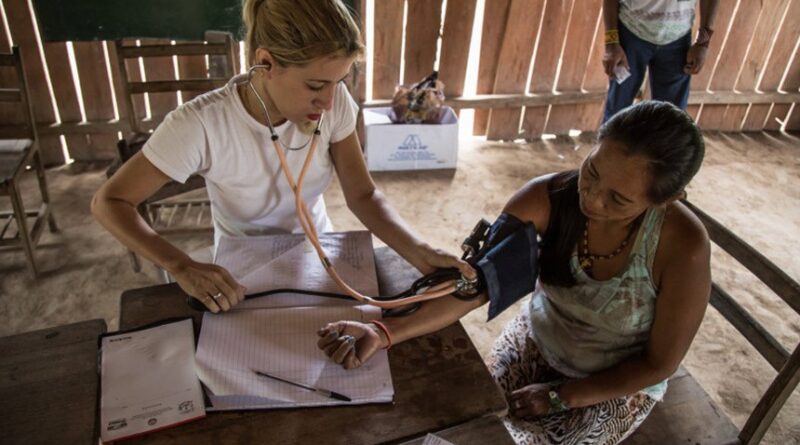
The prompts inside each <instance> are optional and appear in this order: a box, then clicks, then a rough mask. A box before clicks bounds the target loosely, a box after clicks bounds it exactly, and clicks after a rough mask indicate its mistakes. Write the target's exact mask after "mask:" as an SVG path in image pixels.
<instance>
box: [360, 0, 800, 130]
mask: <svg viewBox="0 0 800 445" xmlns="http://www.w3.org/2000/svg"><path fill="white" fill-rule="evenodd" d="M423 1H424V3H425V5H426V6H425V12H424V13H423V12H421V11H420V6H419V3H421V2H423ZM698 3H699V2H698ZM481 4H482V8H483V15H482V17H483V22H482V23H481V24H479V26H480V27H481V29H482V36H481V40H480V62H479V65H478V77H477V88H476V93H477V96H475V97H459V96H462V93H463V88H464V79H465V70H466V64H467V60H466V55H467V53H468V51H469V46H470V43H471V41H472V40H473V39H476V38H477V36H473V35H472V26H471V24H472V22H473V20H474V17H475V16H476V14H475V13H476V9H477V6H480V5H478V2H477V0H446V1H441V0H416V1H415V0H407V1H406V2H404V1H403V0H375V2H374V29H375V30H380V33H379V34H377V33H376V35H375V39H374V50H373V52H372V54H371V55H368V56H371V57H368V63H369V64H370V65H371V66H372V70H373V71H372V72H373V77H372V92H373V94H372V100H371V101H370V102H369V103H367V104H366V105H367V106H373V105H374V106H377V105H382V104H385V103H386V100H387V99H390V98H391V94H392V92H393V91H394V86H395V84H397V83H398V82H399V81H400V61H401V60H403V61H404V62H405V69H404V73H405V76H404V79H402V80H403V82H413V81H414V80H419V79H421V77H422V76H424V75H425V74H427V73H429V72H430V71H431V70H432V69H433V66H434V64H433V60H432V58H431V55H430V54H431V47H432V46H433V45H434V43H435V38H433V37H432V32H431V30H432V29H439V28H441V29H442V30H443V32H442V35H441V48H442V49H441V62H440V74H441V79H442V80H443V81H444V82H445V84H446V85H447V90H446V93H447V97H448V102H449V103H450V104H451V105H453V106H455V107H459V108H477V110H476V113H475V123H474V134H477V135H486V136H487V137H488V138H489V139H492V140H495V139H502V140H513V139H519V138H524V139H535V138H538V137H540V136H541V135H542V134H543V133H554V134H563V133H566V132H568V131H569V130H570V129H577V130H590V131H591V130H594V129H596V128H597V126H598V125H599V123H600V119H601V114H602V106H603V101H604V98H605V91H606V88H607V82H608V81H607V79H606V77H605V75H604V73H603V70H602V65H601V60H602V55H603V54H602V53H603V31H604V28H603V23H602V10H601V9H602V1H601V0H484V1H483V2H481ZM443 7H444V8H446V11H445V14H444V15H443V16H444V23H440V22H439V21H438V20H437V19H438V18H439V17H442V14H441V8H443ZM404 8H405V9H406V10H407V12H406V14H407V17H406V23H407V26H406V29H405V31H404V30H403V29H402V23H403V14H404ZM697 21H698V20H696V22H697ZM715 28H716V30H715V34H714V37H713V39H712V43H711V46H710V48H709V55H708V60H707V61H706V65H705V67H704V68H703V71H702V72H701V73H700V74H699V75H697V76H695V77H694V78H693V80H692V94H691V96H690V107H689V110H688V111H689V112H690V113H691V114H692V115H693V116H694V117H695V118H696V119H697V121H698V122H699V124H700V125H701V127H703V128H704V129H707V130H724V131H760V130H763V129H768V130H779V129H781V128H785V129H787V130H800V106H797V105H794V104H795V103H796V102H798V101H800V95H799V94H798V92H799V91H798V90H799V89H800V58H798V57H794V55H795V53H796V52H797V45H798V36H800V0H720V7H719V11H718V14H717V20H716V24H715ZM403 39H405V40H403ZM403 44H405V54H401V50H402V48H403ZM423 56H424V57H423ZM529 73H530V76H529ZM784 123H785V126H784Z"/></svg>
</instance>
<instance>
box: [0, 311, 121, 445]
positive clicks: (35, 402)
mask: <svg viewBox="0 0 800 445" xmlns="http://www.w3.org/2000/svg"><path fill="white" fill-rule="evenodd" d="M105 331H106V323H105V321H103V320H91V321H84V322H80V323H74V324H70V325H66V326H60V327H57V328H51V329H44V330H41V331H35V332H29V333H25V334H19V335H13V336H10V337H4V338H0V443H2V444H4V445H11V444H26V445H31V444H54V443H64V444H67V443H69V444H87V445H88V444H97V437H98V431H99V430H98V424H97V394H98V382H99V378H98V374H97V344H98V343H97V341H98V340H97V337H98V336H99V335H100V334H102V333H103V332H105Z"/></svg>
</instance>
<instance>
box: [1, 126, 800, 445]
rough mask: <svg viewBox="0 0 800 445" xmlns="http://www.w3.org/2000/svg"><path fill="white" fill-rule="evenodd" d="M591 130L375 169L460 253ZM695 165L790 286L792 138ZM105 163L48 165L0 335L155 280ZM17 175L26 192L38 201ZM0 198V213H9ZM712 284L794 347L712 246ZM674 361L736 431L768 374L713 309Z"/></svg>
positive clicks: (756, 137) (788, 332)
mask: <svg viewBox="0 0 800 445" xmlns="http://www.w3.org/2000/svg"><path fill="white" fill-rule="evenodd" d="M592 140H593V136H591V135H588V134H584V135H581V136H579V137H577V138H561V139H554V140H548V141H541V142H536V143H529V144H511V143H503V144H498V143H489V142H482V141H479V140H462V141H461V149H460V152H459V156H460V158H459V164H458V169H457V170H455V171H438V172H411V173H409V172H403V173H401V172H395V173H379V174H375V175H374V177H375V180H376V182H377V183H378V185H379V187H380V188H381V190H383V192H384V193H385V194H386V195H387V196H388V198H389V200H390V201H391V202H392V203H393V204H394V206H395V207H396V208H397V209H398V210H399V212H400V213H401V214H402V215H403V217H404V218H406V219H407V220H408V221H409V222H410V223H411V225H412V226H413V227H414V228H415V229H416V230H417V231H418V232H419V233H420V235H421V236H422V238H424V239H425V240H427V241H428V242H430V243H431V244H433V245H435V246H438V247H441V248H444V249H448V250H450V251H452V252H454V253H456V250H457V246H458V245H459V244H460V242H461V240H462V239H463V238H464V236H466V234H467V233H468V232H469V230H470V229H471V228H472V226H473V225H474V224H475V222H476V221H477V220H478V219H479V218H481V217H484V218H486V219H488V220H494V218H495V217H496V216H497V215H498V214H499V212H500V210H501V209H502V207H503V205H504V203H505V202H506V200H507V199H508V198H509V197H510V196H511V194H512V193H513V192H514V191H515V190H517V189H518V188H519V187H520V186H521V185H523V184H524V183H525V182H526V181H527V180H529V179H530V178H533V177H535V176H538V175H541V174H544V173H547V172H552V171H557V170H563V169H568V168H573V167H575V166H577V165H578V163H579V162H580V161H581V159H582V158H583V157H584V156H585V155H586V153H587V152H588V151H589V149H590V148H591V146H592ZM706 140H707V145H708V147H707V154H706V160H705V164H704V166H703V168H702V169H701V171H700V173H699V175H698V177H697V178H696V179H695V181H694V182H693V183H692V184H691V186H690V188H689V199H690V200H691V201H692V202H694V203H695V204H697V205H698V206H699V207H701V208H702V209H704V210H705V211H706V212H707V213H709V214H710V215H712V216H713V217H714V218H716V219H717V220H719V221H720V222H722V223H723V224H724V225H726V226H727V227H729V228H731V229H732V230H733V231H734V232H736V233H737V234H738V235H739V236H740V237H742V238H743V239H745V240H746V241H748V242H749V243H750V244H752V245H753V246H754V247H755V248H756V249H758V250H759V251H760V252H762V253H764V254H765V255H766V256H767V257H768V258H769V259H770V260H772V261H773V262H775V263H776V264H778V265H779V266H780V267H781V268H783V270H784V271H786V272H787V273H788V274H789V275H790V276H791V277H793V278H794V279H795V280H798V279H800V261H799V260H797V259H796V252H798V251H800V236H798V234H800V139H798V138H797V137H795V136H790V135H785V134H767V133H758V134H736V135H728V134H719V133H710V134H707V135H706ZM104 170H105V166H99V165H86V164H71V165H69V166H64V167H61V168H57V169H52V170H49V171H48V179H49V181H50V191H51V195H52V199H53V202H54V203H55V204H54V208H55V215H56V218H57V222H58V225H59V227H60V229H61V231H60V232H59V233H56V234H50V233H45V234H44V235H43V238H42V241H41V243H40V247H39V248H38V250H37V259H38V261H39V264H40V267H41V269H43V270H44V273H43V274H42V276H41V277H40V278H39V279H38V280H36V281H34V280H33V278H32V277H31V275H30V274H29V273H28V271H27V269H26V263H25V257H24V255H23V254H22V253H21V252H20V251H15V252H4V253H2V254H0V336H5V335H11V334H15V333H20V332H26V331H31V330H35V329H40V328H45V327H50V326H55V325H59V324H65V323H71V322H76V321H80V320H86V319H91V318H104V319H105V320H106V322H107V323H108V326H109V330H115V329H116V328H117V324H118V310H119V295H120V293H121V292H122V291H123V290H125V289H130V288H136V287H141V286H148V285H152V284H157V283H158V278H157V275H156V273H155V270H154V268H153V266H152V265H150V264H145V266H144V270H143V272H142V273H135V272H133V270H132V269H131V267H130V262H129V259H128V257H127V255H126V253H125V250H124V248H123V247H122V246H121V245H120V244H119V243H118V242H116V240H114V239H113V238H112V237H111V236H110V235H109V234H108V233H107V232H105V231H104V230H103V229H102V228H101V227H100V226H99V225H97V224H96V223H95V222H94V221H93V220H92V218H91V216H90V214H89V200H90V198H91V195H92V193H93V192H94V191H95V190H96V189H97V188H98V187H99V185H100V184H101V183H102V182H103V180H104V179H105V174H104ZM32 179H33V178H32V177H31V178H26V184H25V185H26V187H25V196H26V198H25V200H26V202H27V203H28V204H27V205H28V206H29V207H32V206H33V204H35V203H36V202H37V200H38V197H37V194H36V193H33V180H32ZM326 199H327V202H328V208H329V212H330V215H331V217H332V219H333V222H334V224H335V226H336V229H337V230H353V229H360V228H361V227H362V226H361V225H360V223H359V222H358V221H357V220H356V219H355V217H354V216H353V215H352V214H350V213H349V211H348V210H347V208H346V206H345V204H344V200H343V197H342V194H341V191H340V189H339V188H338V185H337V184H334V185H333V186H332V187H331V188H330V190H329V191H328V193H327V194H326ZM8 207H9V205H8V203H7V200H6V201H4V202H2V203H0V209H5V208H8ZM175 242H176V243H177V244H178V245H180V246H181V247H183V248H185V249H189V250H190V249H194V248H197V247H200V246H203V245H205V244H210V243H211V237H210V235H202V236H193V237H184V238H181V239H175ZM712 261H713V264H714V268H713V273H714V280H715V281H716V282H717V283H719V284H720V285H721V286H722V287H723V288H725V289H727V290H728V291H729V292H730V293H731V294H732V295H733V296H734V297H735V298H736V299H737V300H738V301H739V302H740V303H741V304H742V305H743V306H744V307H746V308H747V309H748V310H749V311H751V313H752V314H754V315H755V317H756V318H757V319H758V320H759V321H760V322H762V323H763V324H764V325H765V326H767V327H768V328H769V329H770V331H771V332H772V333H773V334H774V335H775V336H776V337H777V339H778V340H779V341H780V342H781V343H782V344H783V345H784V347H785V348H786V349H787V350H789V351H792V350H794V348H795V347H796V346H797V344H798V341H799V340H800V315H798V314H796V313H794V311H792V310H791V308H789V307H788V306H787V305H786V304H784V303H783V301H781V300H780V299H779V298H778V297H776V296H775V295H774V294H773V293H772V292H771V291H769V290H768V289H766V288H765V287H764V286H763V285H761V284H760V283H759V282H758V281H757V280H756V279H755V278H754V277H752V276H751V275H749V274H748V273H746V272H743V269H740V268H738V267H734V261H733V260H732V259H731V258H729V257H727V255H726V254H724V253H723V252H721V251H719V249H715V251H714V256H713V260H712ZM515 313H516V309H511V310H508V311H507V312H506V313H504V314H503V315H502V316H500V317H499V318H498V319H496V320H494V321H492V322H491V323H485V322H484V321H485V317H486V314H485V309H481V310H477V311H475V312H474V313H472V314H470V315H468V316H467V317H465V319H464V324H465V326H466V328H467V330H468V331H469V333H470V335H471V336H472V339H473V340H474V342H475V344H476V345H477V347H478V349H479V351H480V352H481V353H482V354H484V355H485V354H486V353H487V352H488V350H489V349H490V347H491V344H492V342H493V339H494V338H495V337H496V336H497V335H498V334H499V332H500V330H501V329H502V327H503V325H504V324H505V323H506V322H507V321H508V320H510V319H511V318H512V317H513V316H514V315H515ZM684 365H685V366H686V367H687V368H688V369H689V371H690V372H691V373H692V374H693V375H694V376H695V377H696V378H697V380H698V381H699V382H700V384H701V385H702V386H703V387H704V388H705V389H706V391H708V392H709V393H710V395H711V397H712V398H713V399H714V400H715V401H716V402H717V403H718V404H719V405H720V406H721V407H722V409H723V411H724V412H725V414H727V415H728V416H729V417H731V418H732V419H733V421H734V423H735V424H736V425H737V426H739V427H741V426H742V425H743V424H744V422H745V420H746V418H747V416H748V415H749V413H750V411H751V410H752V409H753V407H754V406H755V404H756V402H757V401H758V399H759V398H760V397H761V395H762V394H763V393H764V391H765V390H766V388H767V385H768V384H769V382H770V381H771V380H772V379H773V378H774V376H775V372H774V371H773V370H772V368H771V367H770V366H769V365H768V364H767V362H766V361H765V360H764V359H763V358H761V356H760V355H759V354H758V353H757V352H756V351H755V349H754V348H753V347H751V346H750V345H749V344H748V343H747V342H746V341H745V340H744V339H743V337H741V335H739V334H738V332H737V331H736V330H735V329H734V328H733V327H731V326H730V325H729V324H728V323H727V322H725V320H724V319H723V318H722V316H721V315H719V313H717V312H716V310H714V309H713V308H709V310H708V311H707V313H706V317H705V321H704V323H703V325H702V327H701V329H700V332H699V334H698V335H697V338H696V339H695V341H694V344H693V345H692V348H691V350H690V351H689V354H688V355H687V357H686V359H685V361H684ZM798 392H800V391H797V390H796V391H795V392H794V394H793V395H792V396H791V397H790V399H789V401H788V403H787V405H786V406H785V407H784V409H783V411H782V412H781V413H780V415H779V416H778V418H777V420H776V422H775V423H774V424H773V425H772V427H771V428H770V430H769V432H768V433H767V436H766V439H765V440H764V443H769V444H781V445H783V444H790V443H794V444H798V443H800V439H799V438H800V394H798Z"/></svg>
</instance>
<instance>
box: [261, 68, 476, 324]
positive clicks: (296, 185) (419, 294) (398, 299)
mask: <svg viewBox="0 0 800 445" xmlns="http://www.w3.org/2000/svg"><path fill="white" fill-rule="evenodd" d="M258 69H268V67H267V66H266V65H254V66H252V67H251V68H250V69H249V70H247V88H249V89H250V90H251V91H252V92H253V94H255V96H256V98H257V99H258V102H259V103H260V104H261V107H262V109H263V110H264V116H265V117H266V120H267V127H269V132H270V139H271V140H272V145H273V147H274V148H275V153H276V154H277V155H278V159H279V160H280V163H281V169H282V170H283V173H284V176H285V177H286V181H287V182H288V183H289V187H290V188H291V189H292V191H293V192H294V199H295V210H296V213H297V218H298V220H299V221H300V225H301V226H302V227H303V231H304V232H305V234H306V237H307V238H308V240H309V241H310V242H311V245H312V246H314V249H315V250H316V252H317V256H319V259H320V261H321V262H322V265H323V266H324V267H325V270H326V271H327V273H328V275H329V276H330V277H331V279H333V281H334V282H335V283H336V284H337V285H338V286H339V288H340V289H341V290H342V291H344V293H345V294H346V295H341V294H331V293H323V292H313V291H299V290H297V289H275V290H271V291H266V292H261V293H258V294H253V295H248V296H247V297H246V298H253V297H260V296H265V295H269V294H274V293H281V292H298V291H299V292H302V293H308V294H311V295H320V296H328V297H337V298H341V297H344V298H348V297H349V298H353V299H355V300H357V301H359V302H361V303H365V304H369V305H372V306H377V307H379V308H382V309H388V310H396V309H397V308H400V307H402V306H407V305H411V304H414V305H415V306H414V307H411V309H410V310H412V311H413V310H415V309H416V308H417V307H418V303H421V302H423V301H427V300H433V299H435V298H440V297H444V296H446V295H450V294H454V293H456V292H460V291H463V290H464V289H466V288H468V287H469V286H470V285H471V284H472V283H474V281H473V280H469V279H467V278H466V277H464V276H462V275H461V273H460V272H458V270H456V269H443V270H438V271H436V272H433V273H430V274H427V275H425V276H423V277H421V278H419V279H418V280H416V281H415V282H414V284H413V285H412V286H411V288H409V289H408V290H406V291H404V292H401V293H399V294H397V295H393V296H367V295H363V294H361V293H360V292H358V291H356V290H355V289H353V288H352V287H350V285H348V284H347V283H346V282H345V281H344V280H343V279H342V278H341V277H340V276H339V274H338V272H337V271H336V268H334V267H333V264H332V263H331V261H330V259H328V256H327V254H326V253H325V250H324V249H323V248H322V245H321V244H320V242H319V235H318V234H317V229H316V227H315V226H314V224H313V219H312V218H311V214H310V213H309V211H308V207H307V206H306V204H305V201H303V197H302V195H301V192H302V188H303V180H304V179H305V176H306V173H307V172H308V167H309V166H310V165H311V160H312V159H313V158H314V153H315V152H316V148H317V142H318V140H319V135H320V126H321V125H322V119H323V118H324V113H322V114H320V118H319V120H318V121H317V126H316V128H315V129H314V132H313V133H312V135H311V136H310V137H309V139H308V141H307V142H306V143H305V144H303V145H302V146H300V147H288V146H284V148H285V150H295V151H296V150H302V149H303V148H305V147H306V146H309V145H310V147H309V149H308V153H307V154H306V159H305V162H304V163H303V168H302V169H301V170H300V175H299V176H298V177H297V181H295V179H294V175H292V172H291V170H289V166H288V163H287V161H286V154H285V150H282V149H281V146H282V145H283V144H282V143H281V142H280V138H279V136H278V134H277V132H276V131H275V127H274V125H273V124H272V119H271V118H270V115H269V110H267V105H266V103H264V100H263V99H262V98H261V95H259V94H258V91H256V89H255V86H253V82H252V77H253V73H254V72H255V71H256V70H258ZM402 312H403V313H407V311H406V310H403V311H402ZM395 315H397V314H395Z"/></svg>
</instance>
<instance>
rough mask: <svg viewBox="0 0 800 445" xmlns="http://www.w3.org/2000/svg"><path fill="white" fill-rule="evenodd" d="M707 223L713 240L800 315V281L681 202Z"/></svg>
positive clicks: (686, 203) (700, 212)
mask: <svg viewBox="0 0 800 445" xmlns="http://www.w3.org/2000/svg"><path fill="white" fill-rule="evenodd" d="M682 202H683V204H684V205H686V206H687V207H689V209H690V210H691V211H693V212H694V213H695V214H696V215H697V217H698V218H700V221H702V222H703V224H704V225H705V226H706V230H708V235H709V236H710V237H711V240H712V241H714V243H716V244H717V245H718V246H720V247H721V248H722V249H724V250H725V251H726V252H728V253H729V254H730V255H731V256H732V257H734V258H736V260H737V261H739V262H740V263H741V264H742V265H743V266H744V267H746V268H747V269H748V270H749V271H750V272H752V273H753V275H755V276H756V277H758V279H760V280H761V281H763V282H764V284H766V285H767V287H769V288H770V289H772V291H773V292H775V293H776V294H777V295H778V296H779V297H781V298H782V299H783V301H785V302H786V304H788V305H789V306H790V307H791V308H792V309H794V310H795V311H796V312H797V313H798V314H800V284H798V283H797V282H796V281H794V280H793V279H792V277H790V276H789V275H788V274H786V272H784V271H783V270H781V268H779V267H778V266H776V265H775V263H773V262H772V261H770V260H769V259H767V257H765V256H764V255H762V254H761V253H760V252H758V251H757V250H756V249H754V248H753V247H752V246H750V245H749V244H747V243H746V242H744V241H743V240H742V239H741V238H739V237H738V236H736V235H735V234H734V233H733V232H731V231H730V230H728V229H727V228H726V227H725V226H723V225H722V224H720V223H719V222H718V221H716V220H715V219H714V218H712V217H710V216H708V215H707V214H706V213H705V212H703V211H702V210H700V209H699V208H697V207H696V206H694V205H693V204H692V203H690V202H688V201H685V200H684V201H682Z"/></svg>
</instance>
